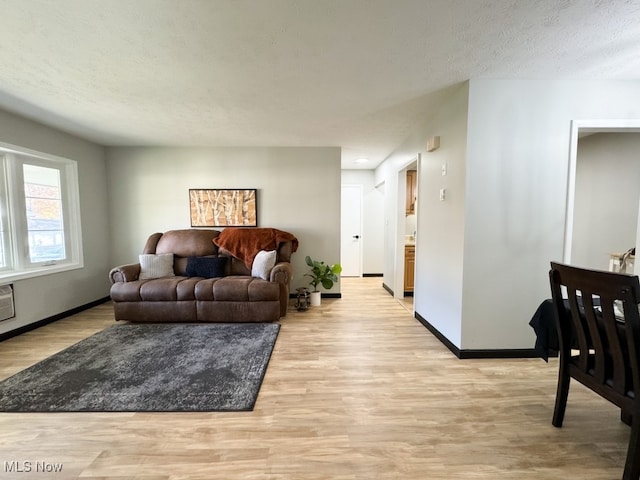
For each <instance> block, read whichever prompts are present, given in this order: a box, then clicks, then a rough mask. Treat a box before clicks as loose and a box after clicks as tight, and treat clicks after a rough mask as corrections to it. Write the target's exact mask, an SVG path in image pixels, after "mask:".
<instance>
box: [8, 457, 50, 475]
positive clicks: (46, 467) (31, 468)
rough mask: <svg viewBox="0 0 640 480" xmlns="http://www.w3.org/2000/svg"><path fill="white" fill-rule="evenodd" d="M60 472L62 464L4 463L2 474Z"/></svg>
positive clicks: (41, 462) (40, 462) (42, 462)
mask: <svg viewBox="0 0 640 480" xmlns="http://www.w3.org/2000/svg"><path fill="white" fill-rule="evenodd" d="M61 471H62V463H49V462H44V461H39V462H30V461H23V462H17V461H15V460H14V461H12V462H7V461H5V462H4V473H31V472H37V473H58V472H61Z"/></svg>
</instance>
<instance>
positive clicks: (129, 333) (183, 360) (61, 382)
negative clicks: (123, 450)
mask: <svg viewBox="0 0 640 480" xmlns="http://www.w3.org/2000/svg"><path fill="white" fill-rule="evenodd" d="M279 329H280V325H279V324H277V323H234V324H231V323H222V324H221V323H213V324H123V325H114V326H112V327H109V328H107V329H106V330H103V331H102V332H99V333H97V334H95V335H93V336H91V337H89V338H87V339H85V340H82V341H81V342H79V343H76V344H75V345H73V346H71V347H69V348H67V349H65V350H63V351H61V352H59V353H57V354H55V355H53V356H52V357H49V358H47V359H45V360H43V361H42V362H40V363H37V364H36V365H33V366H32V367H29V368H27V369H26V370H23V371H22V372H19V373H17V374H15V375H13V376H12V377H9V378H8V379H6V380H4V381H3V382H0V411H3V412H217V411H242V410H253V407H254V405H255V402H256V398H257V396H258V391H259V390H260V386H261V384H262V379H263V378H264V374H265V372H266V369H267V365H268V363H269V359H270V357H271V352H272V350H273V347H274V345H275V342H276V338H277V336H278V331H279Z"/></svg>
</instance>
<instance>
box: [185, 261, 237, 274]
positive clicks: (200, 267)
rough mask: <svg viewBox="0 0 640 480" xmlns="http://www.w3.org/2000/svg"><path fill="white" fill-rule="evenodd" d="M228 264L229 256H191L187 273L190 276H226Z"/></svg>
mask: <svg viewBox="0 0 640 480" xmlns="http://www.w3.org/2000/svg"><path fill="white" fill-rule="evenodd" d="M226 265H227V257H189V258H187V268H186V269H185V273H186V274H187V276H188V277H204V278H217V277H224V276H225V266H226Z"/></svg>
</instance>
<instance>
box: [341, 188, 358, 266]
mask: <svg viewBox="0 0 640 480" xmlns="http://www.w3.org/2000/svg"><path fill="white" fill-rule="evenodd" d="M340 203H341V206H342V207H341V215H340V219H341V220H340V225H341V228H340V232H341V233H340V235H341V239H340V252H341V253H340V264H341V265H342V274H341V275H342V276H343V277H361V276H362V185H342V200H341V202H340Z"/></svg>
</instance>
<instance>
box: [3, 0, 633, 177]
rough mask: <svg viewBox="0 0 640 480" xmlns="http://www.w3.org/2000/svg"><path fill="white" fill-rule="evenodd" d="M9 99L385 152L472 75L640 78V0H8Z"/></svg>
mask: <svg viewBox="0 0 640 480" xmlns="http://www.w3.org/2000/svg"><path fill="white" fill-rule="evenodd" d="M0 12H1V17H0V18H2V22H1V24H2V27H1V28H0V108H4V109H6V110H9V111H12V112H17V113H19V114H22V115H24V116H26V117H29V118H33V119H36V120H38V121H40V122H43V123H46V124H51V125H54V126H56V127H57V128H59V129H62V130H65V131H69V132H72V133H75V134H77V135H80V136H82V137H85V138H88V139H90V140H93V141H96V142H98V143H100V144H104V145H207V146H340V147H342V149H343V167H345V168H349V167H351V166H352V165H353V164H352V162H353V160H354V159H356V158H358V157H368V158H370V159H371V163H370V164H369V165H367V167H368V168H371V167H372V166H375V165H376V164H377V163H379V162H380V161H382V160H384V158H386V157H387V156H388V155H389V154H390V153H391V152H392V151H393V149H394V148H395V147H397V146H398V145H399V144H400V143H401V142H402V141H403V140H405V138H406V137H407V136H408V135H409V134H410V132H411V129H412V127H413V126H415V125H416V123H417V122H418V121H420V120H421V119H423V118H424V117H426V116H428V114H429V111H430V109H432V108H433V107H434V106H436V105H437V104H438V102H439V101H440V100H441V98H442V97H443V95H445V94H446V93H447V88H455V86H456V85H458V84H459V83H460V82H463V81H465V80H467V79H470V78H550V77H553V78H560V77H562V78H580V79H640V52H639V48H640V2H639V1H638V0H629V1H625V0H56V1H51V0H0Z"/></svg>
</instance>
